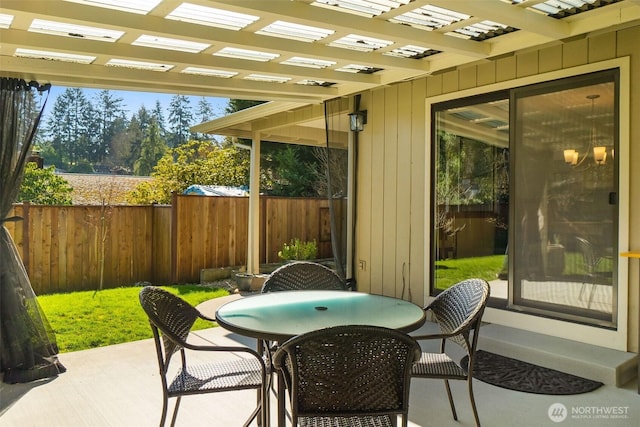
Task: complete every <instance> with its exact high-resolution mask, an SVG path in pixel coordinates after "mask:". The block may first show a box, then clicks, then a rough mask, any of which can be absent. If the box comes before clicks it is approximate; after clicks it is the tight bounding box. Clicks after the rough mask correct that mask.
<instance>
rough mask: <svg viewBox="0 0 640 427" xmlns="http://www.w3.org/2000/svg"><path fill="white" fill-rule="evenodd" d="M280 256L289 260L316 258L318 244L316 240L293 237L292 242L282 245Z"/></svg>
mask: <svg viewBox="0 0 640 427" xmlns="http://www.w3.org/2000/svg"><path fill="white" fill-rule="evenodd" d="M278 256H279V257H280V258H281V259H283V260H287V261H288V260H294V259H295V260H309V259H315V258H316V257H317V256H318V245H317V244H316V241H315V240H313V241H309V242H303V241H301V240H300V239H297V238H296V239H291V242H289V243H288V244H287V243H285V244H283V245H282V250H280V251H278Z"/></svg>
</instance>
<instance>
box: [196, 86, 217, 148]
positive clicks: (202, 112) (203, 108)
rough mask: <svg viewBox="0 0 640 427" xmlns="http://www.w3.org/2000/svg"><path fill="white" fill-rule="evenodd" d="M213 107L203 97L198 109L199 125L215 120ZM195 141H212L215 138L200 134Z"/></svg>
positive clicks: (197, 118)
mask: <svg viewBox="0 0 640 427" xmlns="http://www.w3.org/2000/svg"><path fill="white" fill-rule="evenodd" d="M213 115H214V113H213V107H212V106H211V103H210V102H209V101H207V99H206V98H205V97H204V96H203V97H202V98H200V101H198V105H197V109H196V120H197V121H198V122H199V123H205V122H207V121H209V120H211V119H212V118H213ZM195 139H197V140H199V141H212V140H213V137H212V136H211V135H208V134H206V133H199V134H197V135H195Z"/></svg>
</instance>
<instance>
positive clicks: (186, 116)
mask: <svg viewBox="0 0 640 427" xmlns="http://www.w3.org/2000/svg"><path fill="white" fill-rule="evenodd" d="M189 104H190V102H189V98H187V97H186V96H184V95H175V96H174V97H173V98H171V103H170V104H169V129H170V131H171V136H170V138H169V142H170V146H171V147H179V146H180V145H182V144H184V143H186V142H187V141H188V140H189V137H190V135H191V132H190V130H189V128H190V127H191V124H192V122H193V114H192V112H191V107H190V106H189Z"/></svg>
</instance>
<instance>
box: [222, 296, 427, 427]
mask: <svg viewBox="0 0 640 427" xmlns="http://www.w3.org/2000/svg"><path fill="white" fill-rule="evenodd" d="M216 321H217V322H218V324H219V325H220V326H222V327H223V328H225V329H228V330H229V331H232V332H235V333H238V334H240V335H244V336H248V337H252V338H257V339H259V340H271V341H279V342H283V341H285V340H287V339H289V338H291V337H294V336H297V335H300V334H303V333H306V332H311V331H314V330H318V329H323V328H328V327H332V326H342V325H371V326H382V327H385V328H391V329H397V330H400V331H403V332H411V331H413V330H416V329H418V328H419V327H420V326H422V325H423V324H424V322H425V313H424V310H423V309H422V308H421V307H420V306H418V305H416V304H413V303H411V302H408V301H404V300H401V299H397V298H391V297H385V296H381V295H371V294H366V293H362V292H348V291H283V292H270V293H264V294H258V295H255V296H249V297H246V298H242V299H238V300H235V301H231V302H229V303H227V304H224V305H223V306H221V307H220V308H219V309H218V310H217V311H216ZM259 342H260V341H259ZM284 403H285V400H284V384H283V381H282V377H281V375H278V426H284V418H285V414H284Z"/></svg>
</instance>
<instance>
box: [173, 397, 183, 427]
mask: <svg viewBox="0 0 640 427" xmlns="http://www.w3.org/2000/svg"><path fill="white" fill-rule="evenodd" d="M180 399H182V396H178V397H177V398H176V406H175V408H173V417H171V427H173V426H174V425H175V424H176V418H177V417H178V408H179V407H180Z"/></svg>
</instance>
